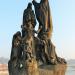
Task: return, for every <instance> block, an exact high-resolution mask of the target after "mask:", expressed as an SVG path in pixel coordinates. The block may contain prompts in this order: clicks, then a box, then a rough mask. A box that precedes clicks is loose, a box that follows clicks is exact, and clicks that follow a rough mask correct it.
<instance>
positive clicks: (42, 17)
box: [32, 0, 53, 38]
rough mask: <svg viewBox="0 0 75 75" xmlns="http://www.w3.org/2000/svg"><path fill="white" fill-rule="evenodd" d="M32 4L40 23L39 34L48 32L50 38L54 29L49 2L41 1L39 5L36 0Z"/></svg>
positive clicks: (46, 0)
mask: <svg viewBox="0 0 75 75" xmlns="http://www.w3.org/2000/svg"><path fill="white" fill-rule="evenodd" d="M32 3H33V5H34V8H35V14H36V18H37V20H38V22H39V29H38V33H42V32H47V34H48V35H47V36H48V37H49V38H50V37H51V34H52V30H53V27H52V17H51V12H50V7H49V2H48V0H41V1H40V3H37V2H36V1H35V0H33V1H32Z"/></svg>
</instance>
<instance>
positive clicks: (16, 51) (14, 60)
mask: <svg viewBox="0 0 75 75" xmlns="http://www.w3.org/2000/svg"><path fill="white" fill-rule="evenodd" d="M21 56H22V47H21V32H20V31H18V32H17V33H15V34H14V35H13V39H12V49H11V56H10V60H9V63H8V69H9V74H10V75H13V74H12V73H13V70H14V69H15V68H16V67H17V65H18V62H19V60H20V59H21Z"/></svg>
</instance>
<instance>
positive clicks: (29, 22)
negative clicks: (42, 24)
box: [21, 3, 36, 37]
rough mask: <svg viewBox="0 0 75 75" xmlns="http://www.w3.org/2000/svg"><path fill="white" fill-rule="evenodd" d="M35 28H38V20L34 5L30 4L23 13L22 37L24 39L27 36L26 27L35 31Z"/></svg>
mask: <svg viewBox="0 0 75 75" xmlns="http://www.w3.org/2000/svg"><path fill="white" fill-rule="evenodd" d="M35 26H36V19H35V14H34V11H33V10H32V4H31V3H28V6H27V8H26V9H25V10H24V13H23V25H22V26H21V27H22V37H24V36H25V34H26V27H28V28H29V29H32V30H34V28H35Z"/></svg>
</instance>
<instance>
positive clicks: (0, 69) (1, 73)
mask: <svg viewBox="0 0 75 75" xmlns="http://www.w3.org/2000/svg"><path fill="white" fill-rule="evenodd" d="M0 75H8V66H7V65H6V64H0Z"/></svg>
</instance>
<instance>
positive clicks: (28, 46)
mask: <svg viewBox="0 0 75 75" xmlns="http://www.w3.org/2000/svg"><path fill="white" fill-rule="evenodd" d="M22 43H23V47H24V48H23V57H24V59H25V60H26V59H29V58H32V57H33V55H32V54H33V35H32V31H31V30H27V34H26V36H25V37H24V38H23V39H22Z"/></svg>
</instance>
